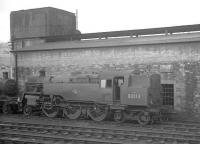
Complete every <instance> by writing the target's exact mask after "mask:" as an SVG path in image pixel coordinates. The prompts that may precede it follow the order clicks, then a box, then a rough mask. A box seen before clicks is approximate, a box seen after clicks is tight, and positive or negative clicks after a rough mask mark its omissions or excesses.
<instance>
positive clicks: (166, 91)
mask: <svg viewBox="0 0 200 144" xmlns="http://www.w3.org/2000/svg"><path fill="white" fill-rule="evenodd" d="M162 97H163V105H168V106H174V84H162Z"/></svg>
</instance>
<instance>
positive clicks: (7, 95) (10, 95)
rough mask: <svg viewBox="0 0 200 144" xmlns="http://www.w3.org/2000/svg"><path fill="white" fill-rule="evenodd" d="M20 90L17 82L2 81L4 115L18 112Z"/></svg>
mask: <svg viewBox="0 0 200 144" xmlns="http://www.w3.org/2000/svg"><path fill="white" fill-rule="evenodd" d="M17 94H18V89H17V84H16V81H15V80H12V79H0V109H1V110H2V112H3V113H5V114H7V113H12V112H17V110H18V101H17V99H18V96H17Z"/></svg>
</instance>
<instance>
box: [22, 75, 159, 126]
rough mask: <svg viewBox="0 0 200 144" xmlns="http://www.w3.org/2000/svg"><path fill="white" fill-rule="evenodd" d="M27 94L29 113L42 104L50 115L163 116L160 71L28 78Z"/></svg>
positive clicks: (151, 118)
mask: <svg viewBox="0 0 200 144" xmlns="http://www.w3.org/2000/svg"><path fill="white" fill-rule="evenodd" d="M27 86H28V87H29V89H30V87H32V90H27V91H26V92H25V93H24V96H23V103H24V104H23V105H24V112H25V114H30V113H31V111H32V110H33V109H36V108H37V107H39V108H40V109H41V110H42V111H43V113H44V114H45V115H46V116H48V117H55V116H57V115H58V113H59V112H63V114H64V115H65V116H67V117H68V118H69V119H78V118H79V117H90V118H91V119H92V120H94V121H102V120H105V119H106V118H108V117H110V118H111V117H112V118H113V119H114V120H115V121H124V120H127V119H131V120H137V121H138V122H139V123H140V124H148V123H150V122H154V121H156V120H159V119H160V118H161V115H160V109H161V107H162V99H161V95H160V93H161V84H160V75H158V74H152V75H145V74H140V73H129V72H102V73H100V74H99V75H95V76H94V75H91V76H90V75H78V76H74V77H70V78H67V77H66V76H64V75H63V76H57V77H53V76H51V77H49V78H45V79H43V78H37V80H36V79H35V82H30V81H29V82H28V83H27Z"/></svg>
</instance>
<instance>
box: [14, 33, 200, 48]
mask: <svg viewBox="0 0 200 144" xmlns="http://www.w3.org/2000/svg"><path fill="white" fill-rule="evenodd" d="M198 41H200V32H196V33H181V34H180V33H179V34H171V35H153V36H141V37H124V38H109V39H93V40H76V41H62V42H49V43H43V44H37V45H32V46H27V47H24V48H22V49H17V50H14V51H13V52H26V51H27V52H28V51H47V50H65V49H77V48H78V49H80V48H105V47H119V46H133V45H150V44H167V43H182V42H198Z"/></svg>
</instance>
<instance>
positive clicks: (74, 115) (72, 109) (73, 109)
mask: <svg viewBox="0 0 200 144" xmlns="http://www.w3.org/2000/svg"><path fill="white" fill-rule="evenodd" d="M63 112H64V114H65V115H66V116H67V117H68V118H69V119H78V118H79V117H80V116H81V106H80V105H76V106H73V105H70V106H69V107H68V108H65V109H64V111H63Z"/></svg>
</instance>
